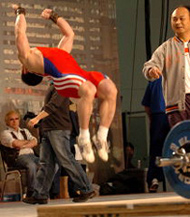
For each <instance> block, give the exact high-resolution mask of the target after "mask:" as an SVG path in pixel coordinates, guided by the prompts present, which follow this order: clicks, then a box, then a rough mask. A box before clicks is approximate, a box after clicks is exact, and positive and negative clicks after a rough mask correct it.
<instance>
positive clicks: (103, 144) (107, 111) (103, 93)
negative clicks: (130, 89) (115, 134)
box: [92, 79, 117, 161]
mask: <svg viewBox="0 0 190 217" xmlns="http://www.w3.org/2000/svg"><path fill="white" fill-rule="evenodd" d="M97 95H98V98H99V99H100V100H101V104H100V109H99V114H100V126H99V129H98V132H97V135H95V136H94V137H93V138H92V140H93V142H94V144H95V145H96V148H97V150H98V154H99V156H100V158H101V159H102V160H104V161H107V160H108V152H109V148H108V144H107V135H108V130H109V127H110V125H111V123H112V121H113V118H114V115H115V110H116V98H117V89H116V87H115V84H114V83H113V82H112V81H111V80H110V79H104V80H102V81H101V82H100V84H99V85H98V91H97Z"/></svg>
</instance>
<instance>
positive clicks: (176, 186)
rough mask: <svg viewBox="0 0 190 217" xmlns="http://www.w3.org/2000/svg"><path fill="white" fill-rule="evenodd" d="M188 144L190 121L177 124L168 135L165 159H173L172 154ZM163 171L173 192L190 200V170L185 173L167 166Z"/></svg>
mask: <svg viewBox="0 0 190 217" xmlns="http://www.w3.org/2000/svg"><path fill="white" fill-rule="evenodd" d="M188 143H190V121H189V120H187V121H182V122H180V123H178V124H176V125H175V126H174V127H173V128H172V129H171V131H170V132H169V133H168V135H167V137H166V139H165V142H164V147H163V153H162V154H163V157H164V158H170V157H172V153H173V152H175V150H176V149H178V148H180V147H185V146H187V144H188ZM188 149H189V148H188ZM188 151H189V150H188ZM163 170H164V174H165V176H166V178H167V180H168V182H169V184H170V185H171V187H172V188H173V190H174V191H175V192H176V193H177V194H179V195H181V196H183V197H185V198H190V176H189V174H190V168H187V170H186V171H185V172H184V171H182V170H179V169H177V168H175V167H174V166H166V167H163Z"/></svg>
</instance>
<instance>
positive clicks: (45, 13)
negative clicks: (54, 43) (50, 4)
mask: <svg viewBox="0 0 190 217" xmlns="http://www.w3.org/2000/svg"><path fill="white" fill-rule="evenodd" d="M51 12H52V9H48V8H46V9H44V10H43V11H42V13H41V17H42V18H44V19H46V20H48V19H49V17H50V15H51Z"/></svg>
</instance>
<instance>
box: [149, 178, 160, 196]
mask: <svg viewBox="0 0 190 217" xmlns="http://www.w3.org/2000/svg"><path fill="white" fill-rule="evenodd" d="M158 186H159V184H158V179H153V180H152V183H151V186H150V188H149V192H150V193H156V192H157V190H158Z"/></svg>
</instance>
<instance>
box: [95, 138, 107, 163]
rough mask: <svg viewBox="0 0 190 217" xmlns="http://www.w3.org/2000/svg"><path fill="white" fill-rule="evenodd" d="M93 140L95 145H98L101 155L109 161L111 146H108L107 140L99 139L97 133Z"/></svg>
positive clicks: (104, 159)
mask: <svg viewBox="0 0 190 217" xmlns="http://www.w3.org/2000/svg"><path fill="white" fill-rule="evenodd" d="M92 141H93V143H94V145H95V146H96V149H97V151H98V155H99V157H100V158H101V159H102V160H103V161H108V152H109V146H108V143H107V141H103V140H100V139H98V138H97V136H96V135H94V136H93V138H92Z"/></svg>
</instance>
